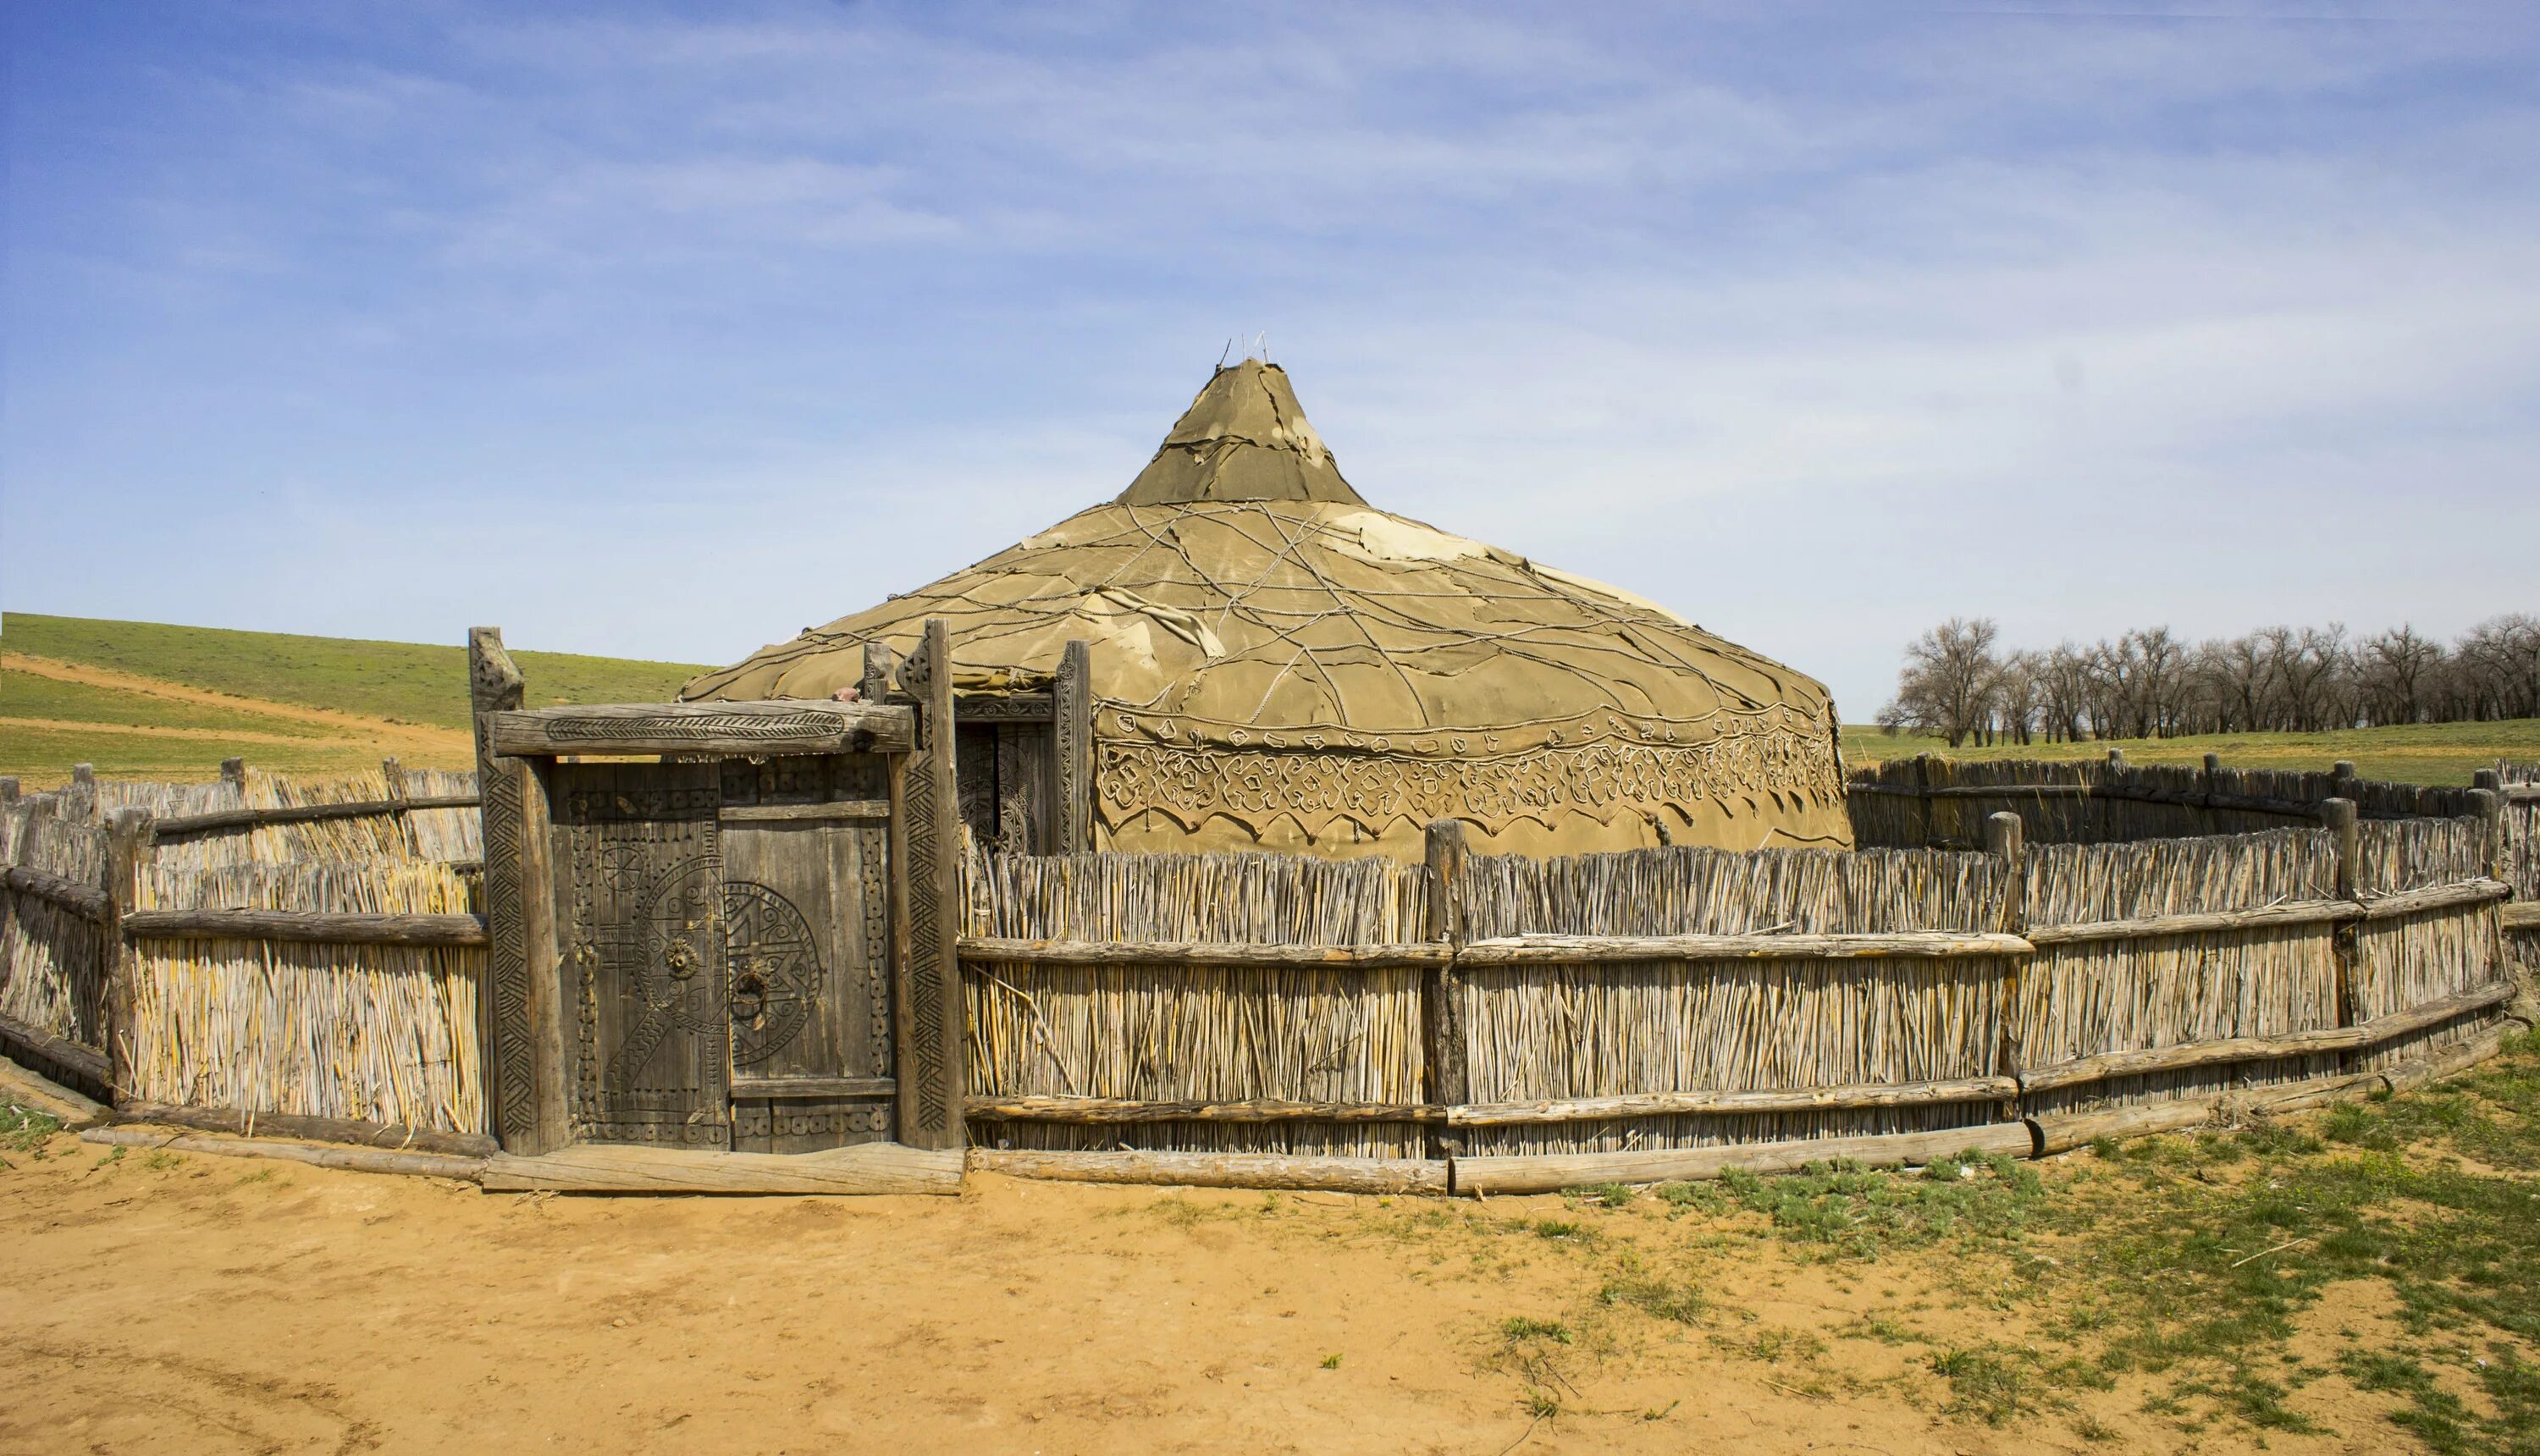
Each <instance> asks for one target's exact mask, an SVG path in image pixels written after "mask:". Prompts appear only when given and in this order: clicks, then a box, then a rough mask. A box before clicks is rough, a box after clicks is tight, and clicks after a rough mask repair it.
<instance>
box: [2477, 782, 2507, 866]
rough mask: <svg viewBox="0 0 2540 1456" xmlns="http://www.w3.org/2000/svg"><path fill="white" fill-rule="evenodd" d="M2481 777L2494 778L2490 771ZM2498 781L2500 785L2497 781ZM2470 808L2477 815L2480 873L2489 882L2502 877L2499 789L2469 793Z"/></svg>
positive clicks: (2502, 824) (2482, 788)
mask: <svg viewBox="0 0 2540 1456" xmlns="http://www.w3.org/2000/svg"><path fill="white" fill-rule="evenodd" d="M2482 777H2487V778H2497V777H2498V776H2497V774H2496V772H2495V771H2494V770H2493V769H2489V770H2484V771H2482ZM2499 782H2502V780H2501V779H2500V780H2499ZM2469 801H2470V808H2471V811H2472V812H2473V813H2476V814H2477V815H2478V824H2479V839H2480V845H2479V856H2478V859H2479V873H2481V874H2484V875H2486V876H2487V877H2488V878H2489V879H2503V878H2504V877H2505V795H2504V794H2503V793H2502V792H2501V791H2499V790H2498V789H2496V788H2494V787H2492V786H2490V785H2487V784H2481V785H2479V786H2478V787H2477V788H2475V789H2473V790H2471V791H2470V792H2469Z"/></svg>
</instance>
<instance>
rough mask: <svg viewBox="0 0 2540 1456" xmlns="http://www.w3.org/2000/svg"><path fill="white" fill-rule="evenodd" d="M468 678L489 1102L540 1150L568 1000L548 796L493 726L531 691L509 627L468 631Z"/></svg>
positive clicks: (506, 1137)
mask: <svg viewBox="0 0 2540 1456" xmlns="http://www.w3.org/2000/svg"><path fill="white" fill-rule="evenodd" d="M467 686H468V697H469V700H470V703H471V706H472V707H473V709H474V717H475V728H476V794H477V803H478V808H477V813H478V815H479V818H480V820H481V822H482V824H483V831H482V838H483V839H484V842H485V930H486V944H485V984H484V985H483V986H482V987H480V988H479V990H478V995H477V1005H478V1006H479V1008H480V1009H479V1030H478V1056H479V1058H480V1059H481V1061H482V1063H483V1066H484V1069H485V1075H486V1079H487V1081H488V1083H489V1086H488V1087H487V1092H486V1099H485V1101H486V1108H487V1112H488V1117H489V1121H490V1122H491V1123H492V1124H493V1132H494V1135H495V1136H496V1137H497V1138H499V1139H500V1140H502V1144H503V1148H504V1150H505V1151H507V1152H515V1153H531V1154H533V1153H539V1152H545V1151H548V1150H549V1149H551V1148H553V1147H556V1146H558V1145H560V1144H562V1143H563V1142H564V1141H565V1137H566V1111H565V1106H564V1086H563V1082H562V1076H561V1073H562V1071H563V1063H564V1041H563V1028H562V1026H561V1025H560V1024H559V1022H560V1019H561V1015H560V1013H561V1009H562V1006H561V999H560V997H559V996H558V994H557V988H556V985H555V975H554V972H553V967H554V959H555V944H554V939H555V937H554V935H553V933H552V930H551V928H550V927H549V926H548V924H547V916H546V904H547V899H548V895H547V892H546V878H547V843H546V813H545V796H544V795H542V794H539V793H537V792H535V790H534V788H533V786H532V785H531V784H530V782H529V765H528V764H527V763H525V762H523V761H521V760H520V759H517V758H506V757H503V756H502V755H499V754H497V753H495V752H494V750H493V740H492V737H491V735H490V726H489V724H488V716H489V715H491V714H495V713H506V712H510V711H512V710H514V709H517V708H519V707H520V706H521V703H522V700H523V696H524V693H523V683H522V679H521V669H520V668H519V667H517V666H515V665H513V662H512V655H511V654H510V653H508V652H506V651H504V650H503V629H501V628H500V627H473V628H470V629H468V633H467ZM532 884H534V885H535V886H536V887H537V888H536V892H534V893H532V892H531V886H532ZM540 970H544V971H546V974H545V975H544V976H540V975H539V974H538V972H539V971H540ZM540 981H543V982H544V983H545V984H544V985H543V987H541V986H539V985H538V984H537V983H539V982H540Z"/></svg>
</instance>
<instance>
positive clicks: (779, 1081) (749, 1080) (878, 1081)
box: [732, 1076, 899, 1101]
mask: <svg viewBox="0 0 2540 1456" xmlns="http://www.w3.org/2000/svg"><path fill="white" fill-rule="evenodd" d="M898 1086H899V1083H898V1082H897V1081H895V1080H893V1079H892V1078H890V1077H887V1076H736V1077H734V1078H733V1079H732V1094H733V1095H734V1096H735V1097H764V1098H768V1099H770V1100H773V1101H789V1100H790V1101H800V1100H803V1099H806V1098H826V1097H887V1096H890V1095H891V1094H892V1093H893V1092H895V1091H896V1090H898Z"/></svg>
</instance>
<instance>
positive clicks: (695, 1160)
mask: <svg viewBox="0 0 2540 1456" xmlns="http://www.w3.org/2000/svg"><path fill="white" fill-rule="evenodd" d="M478 1181H479V1182H480V1183H482V1184H483V1185H484V1187H485V1189H486V1191H487V1192H489V1193H531V1192H537V1191H541V1190H552V1191H555V1192H559V1193H723V1194H793V1195H800V1194H931V1195H936V1196H943V1197H949V1196H952V1195H954V1194H958V1193H959V1192H960V1191H961V1153H960V1151H959V1149H957V1148H955V1149H951V1150H946V1151H926V1150H923V1149H920V1148H915V1147H904V1146H902V1145H900V1144H896V1143H867V1144H860V1145H858V1146H855V1147H839V1148H832V1149H830V1150H829V1151H826V1152H797V1153H777V1152H689V1151H682V1150H678V1149H674V1148H665V1147H607V1146H600V1145H596V1144H587V1145H584V1146H580V1147H567V1148H563V1149H560V1150H558V1151H555V1152H550V1153H547V1154H545V1155H543V1156H539V1157H513V1156H510V1155H509V1154H498V1155H496V1156H494V1157H490V1158H487V1159H486V1160H485V1165H484V1169H483V1171H482V1172H481V1173H480V1174H479V1175H478Z"/></svg>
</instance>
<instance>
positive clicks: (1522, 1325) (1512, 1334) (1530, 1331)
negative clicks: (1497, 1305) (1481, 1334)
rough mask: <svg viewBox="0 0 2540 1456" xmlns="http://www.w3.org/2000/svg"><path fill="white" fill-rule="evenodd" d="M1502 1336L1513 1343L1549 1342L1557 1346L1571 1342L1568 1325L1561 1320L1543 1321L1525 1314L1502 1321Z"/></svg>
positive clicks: (1514, 1315)
mask: <svg viewBox="0 0 2540 1456" xmlns="http://www.w3.org/2000/svg"><path fill="white" fill-rule="evenodd" d="M1500 1334H1501V1335H1503V1336H1504V1337H1506V1338H1507V1339H1509V1340H1510V1341H1512V1342H1515V1341H1522V1340H1548V1341H1550V1342H1552V1343H1553V1344H1555V1345H1568V1344H1569V1343H1570V1342H1571V1334H1570V1327H1569V1326H1568V1325H1566V1324H1563V1323H1562V1322H1561V1321H1559V1320H1542V1319H1536V1318H1534V1317H1533V1316H1531V1315H1523V1314H1513V1315H1510V1316H1509V1317H1508V1318H1507V1319H1504V1320H1502V1321H1500Z"/></svg>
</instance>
